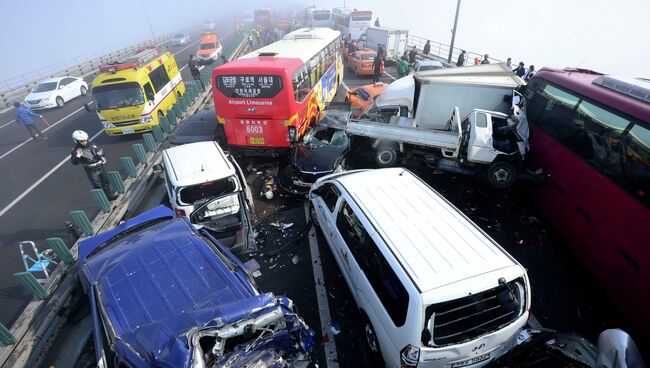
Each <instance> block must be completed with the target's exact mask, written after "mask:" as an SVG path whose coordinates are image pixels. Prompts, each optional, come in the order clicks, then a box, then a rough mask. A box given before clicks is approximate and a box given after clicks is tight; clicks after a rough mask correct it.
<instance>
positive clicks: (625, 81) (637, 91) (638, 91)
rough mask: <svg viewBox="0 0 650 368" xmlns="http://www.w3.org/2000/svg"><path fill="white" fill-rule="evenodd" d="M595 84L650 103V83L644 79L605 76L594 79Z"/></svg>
mask: <svg viewBox="0 0 650 368" xmlns="http://www.w3.org/2000/svg"><path fill="white" fill-rule="evenodd" d="M593 84H596V85H599V86H601V87H605V88H607V89H611V90H613V91H616V92H618V93H621V94H624V95H626V96H630V97H634V98H636V99H638V100H641V101H643V102H645V103H650V83H649V82H647V81H644V80H642V79H634V78H625V77H618V76H615V75H603V76H602V77H598V78H596V79H594V81H593Z"/></svg>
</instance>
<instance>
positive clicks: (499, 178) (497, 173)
mask: <svg viewBox="0 0 650 368" xmlns="http://www.w3.org/2000/svg"><path fill="white" fill-rule="evenodd" d="M487 175H488V182H489V183H490V185H491V186H493V187H494V188H497V189H507V188H510V187H512V186H513V185H515V182H516V181H517V169H515V167H514V166H513V165H512V164H511V163H509V162H506V161H497V162H493V163H492V164H490V167H489V168H488V172H487Z"/></svg>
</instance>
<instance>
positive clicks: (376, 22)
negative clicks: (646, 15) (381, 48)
mask: <svg viewBox="0 0 650 368" xmlns="http://www.w3.org/2000/svg"><path fill="white" fill-rule="evenodd" d="M375 27H381V26H380V25H379V18H377V19H375Z"/></svg>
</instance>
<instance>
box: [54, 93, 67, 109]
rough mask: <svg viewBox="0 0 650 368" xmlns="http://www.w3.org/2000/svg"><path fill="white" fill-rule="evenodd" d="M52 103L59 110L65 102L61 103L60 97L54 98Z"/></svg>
mask: <svg viewBox="0 0 650 368" xmlns="http://www.w3.org/2000/svg"><path fill="white" fill-rule="evenodd" d="M54 101H55V102H56V107H58V108H61V107H63V105H65V101H63V97H61V96H56V98H55V99H54Z"/></svg>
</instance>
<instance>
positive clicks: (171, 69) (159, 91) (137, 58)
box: [86, 48, 185, 135]
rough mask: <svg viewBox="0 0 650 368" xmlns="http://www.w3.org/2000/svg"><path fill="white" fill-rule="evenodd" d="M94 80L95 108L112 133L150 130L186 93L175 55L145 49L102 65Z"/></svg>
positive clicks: (155, 49)
mask: <svg viewBox="0 0 650 368" xmlns="http://www.w3.org/2000/svg"><path fill="white" fill-rule="evenodd" d="M99 71H100V74H99V75H98V76H97V77H96V78H95V80H94V81H93V83H92V96H93V102H94V105H93V106H92V107H89V106H87V107H86V109H87V110H94V111H96V112H97V116H99V120H100V122H101V123H102V125H103V126H104V131H105V132H106V134H108V135H124V134H133V133H142V132H146V131H150V130H151V127H152V126H153V125H156V124H158V123H159V121H160V117H161V116H163V115H165V114H166V113H167V110H169V109H171V108H172V106H173V105H174V103H175V102H176V101H177V100H178V98H179V97H180V96H182V95H183V94H184V93H185V84H184V83H183V80H182V79H181V72H180V70H179V69H178V66H177V65H176V60H174V56H173V55H172V54H171V53H169V52H164V53H160V51H159V49H158V48H145V49H142V50H140V51H139V52H137V53H136V54H134V55H132V56H130V57H127V58H124V59H123V60H120V61H118V62H116V63H114V64H107V65H102V66H101V67H100V68H99Z"/></svg>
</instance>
